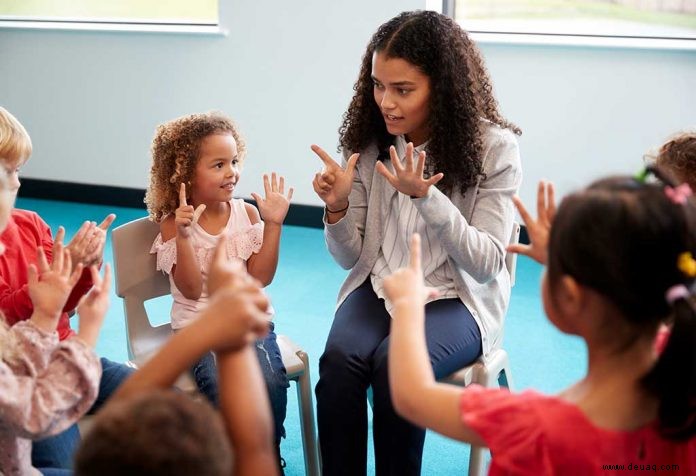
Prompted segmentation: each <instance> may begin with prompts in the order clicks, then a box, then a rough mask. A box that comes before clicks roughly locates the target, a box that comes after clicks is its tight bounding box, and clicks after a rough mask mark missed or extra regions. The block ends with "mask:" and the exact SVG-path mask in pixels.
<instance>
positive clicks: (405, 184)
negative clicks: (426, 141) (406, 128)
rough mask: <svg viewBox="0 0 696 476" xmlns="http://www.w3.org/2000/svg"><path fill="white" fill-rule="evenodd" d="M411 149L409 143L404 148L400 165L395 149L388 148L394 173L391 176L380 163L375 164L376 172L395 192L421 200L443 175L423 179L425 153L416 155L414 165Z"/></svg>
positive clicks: (411, 146)
mask: <svg viewBox="0 0 696 476" xmlns="http://www.w3.org/2000/svg"><path fill="white" fill-rule="evenodd" d="M413 149H414V148H413V143H411V142H409V143H408V145H407V146H406V157H405V160H404V164H403V165H402V164H401V161H400V160H399V156H398V155H397V153H396V148H395V147H394V146H391V147H389V156H390V157H391V163H392V166H393V167H394V173H393V174H392V173H391V172H390V171H389V169H388V168H387V166H386V165H384V163H382V161H379V162H377V172H379V173H380V174H382V175H383V176H384V178H386V179H387V181H388V182H389V183H390V184H392V186H393V187H394V188H395V189H396V190H398V191H399V192H401V193H403V194H404V195H408V196H410V197H415V198H422V197H425V196H426V195H427V194H428V189H429V188H430V186H431V185H435V184H436V183H438V182H439V181H440V180H442V177H444V176H445V174H443V173H439V174H435V175H433V176H432V177H430V178H429V179H425V178H423V171H424V170H425V151H421V152H420V153H419V154H418V161H417V162H416V164H415V165H414V163H413Z"/></svg>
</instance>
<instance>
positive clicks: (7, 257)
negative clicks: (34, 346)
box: [0, 107, 133, 468]
mask: <svg viewBox="0 0 696 476" xmlns="http://www.w3.org/2000/svg"><path fill="white" fill-rule="evenodd" d="M31 152H32V144H31V139H30V137H29V134H28V133H27V131H26V129H25V128H24V127H23V126H22V124H21V123H20V122H19V121H18V120H17V119H16V118H15V117H14V116H13V115H12V114H11V113H10V112H9V111H7V110H6V109H4V108H2V107H0V166H2V167H3V168H4V169H5V170H6V171H7V176H8V182H9V189H10V193H11V199H12V203H13V204H14V200H15V198H16V196H17V192H18V190H19V187H20V182H19V175H18V174H19V169H20V167H21V166H22V165H24V164H25V163H26V162H27V161H28V160H29V157H30V156H31ZM115 218H116V216H115V215H113V214H110V215H108V216H107V217H106V218H105V219H104V221H103V222H102V223H101V224H99V225H97V224H96V223H95V222H91V221H86V222H84V223H83V224H82V226H81V227H80V229H79V230H78V231H77V233H76V234H75V236H74V237H73V238H72V240H71V241H70V242H69V243H67V244H66V246H65V248H66V250H67V251H69V253H70V257H71V261H72V265H73V269H74V267H76V266H77V265H78V264H80V265H82V266H84V268H85V271H84V272H83V274H82V276H81V277H80V280H79V281H78V283H77V284H76V285H75V287H74V288H73V290H72V292H71V294H70V297H69V298H68V301H67V302H66V304H65V306H64V308H63V313H62V314H61V316H60V319H59V322H58V328H57V331H58V336H59V339H60V340H61V341H62V340H64V339H66V338H68V337H70V336H71V335H73V334H74V333H73V331H72V330H71V328H70V321H69V317H68V312H69V311H72V310H74V309H75V306H76V305H77V303H78V302H79V300H80V299H81V298H82V297H83V296H84V295H85V294H86V293H87V291H89V289H90V288H91V287H92V278H91V275H90V272H89V269H88V268H89V267H90V266H93V265H97V266H100V265H101V262H102V256H103V251H104V244H105V243H106V232H107V230H108V228H109V226H111V223H112V222H113V221H114V219H115ZM64 235H65V230H64V229H63V228H62V227H60V228H58V232H57V233H56V241H61V242H62V241H63V237H64ZM0 245H1V246H2V247H3V248H4V250H5V252H4V253H3V254H2V255H1V256H0V312H2V313H3V314H4V318H5V321H6V322H7V324H9V325H13V324H16V323H17V322H20V321H25V320H27V319H29V318H30V317H31V315H32V312H33V306H32V303H31V299H30V298H29V293H28V288H27V282H28V274H27V269H28V267H29V265H30V264H34V265H35V264H36V263H37V258H38V256H37V247H39V246H41V247H42V248H43V250H44V253H45V254H46V257H47V258H48V260H49V261H52V253H53V251H52V250H53V237H52V236H51V230H50V229H49V227H48V225H47V224H46V223H45V222H44V221H43V220H42V219H41V218H40V217H39V215H37V214H36V213H34V212H31V211H28V210H19V209H13V210H12V213H11V215H10V219H9V221H8V223H7V228H6V229H5V230H4V231H3V232H2V234H1V235H0ZM100 362H101V366H102V378H101V380H100V383H99V394H98V396H97V400H96V402H95V404H94V406H93V407H92V409H91V410H90V412H95V411H97V410H98V409H99V408H100V407H101V405H102V404H103V403H104V402H105V401H106V399H108V398H109V396H110V395H111V394H112V393H113V392H114V391H115V390H116V389H117V388H118V386H119V385H120V384H121V383H122V382H123V381H124V380H125V379H126V378H127V377H128V376H129V375H130V374H131V373H132V371H133V369H130V368H129V367H127V366H125V365H123V364H119V363H116V362H112V361H110V360H108V359H105V358H103V357H102V358H101V359H100ZM78 443H79V431H78V429H77V425H73V426H72V427H70V428H69V429H68V430H66V431H65V432H64V433H61V434H59V435H57V436H54V437H52V438H49V439H47V440H42V441H39V442H36V443H35V444H34V446H33V453H32V464H33V465H34V467H52V468H68V467H70V466H71V465H72V454H73V453H74V451H75V450H76V448H77V445H78Z"/></svg>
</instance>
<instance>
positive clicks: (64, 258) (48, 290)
mask: <svg viewBox="0 0 696 476" xmlns="http://www.w3.org/2000/svg"><path fill="white" fill-rule="evenodd" d="M37 255H38V260H37V264H36V265H33V264H30V265H29V270H28V272H29V276H28V289H29V297H30V298H31V302H32V305H33V306H34V312H33V314H32V317H31V319H32V322H34V323H35V324H36V325H37V326H38V327H40V328H41V329H44V330H46V331H48V332H54V331H55V330H56V326H57V325H58V318H59V317H60V315H61V313H62V312H63V307H64V306H65V303H66V301H67V300H68V296H70V292H71V291H72V288H73V287H74V286H75V284H77V281H78V280H79V279H80V275H81V274H82V264H81V263H78V265H77V266H76V267H75V269H74V270H73V269H72V258H71V257H70V252H69V251H68V250H67V249H65V248H64V247H63V243H62V242H61V241H55V242H54V247H53V262H52V263H51V264H50V265H49V264H48V261H47V259H46V254H45V253H44V250H43V248H41V247H38V248H37Z"/></svg>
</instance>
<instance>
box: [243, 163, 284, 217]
mask: <svg viewBox="0 0 696 476" xmlns="http://www.w3.org/2000/svg"><path fill="white" fill-rule="evenodd" d="M263 189H264V192H265V194H266V198H261V196H260V195H258V194H256V193H252V194H251V196H252V197H253V198H254V200H256V206H257V207H258V208H259V213H260V214H261V219H262V220H263V221H264V223H274V224H276V225H282V224H283V221H284V220H285V217H286V216H287V214H288V210H289V208H290V200H291V199H292V193H293V188H292V187H290V188H289V189H288V194H287V195H285V178H284V177H282V176H281V177H280V179H278V177H277V176H276V173H275V172H273V173H272V174H271V179H270V181H269V179H268V175H266V174H264V176H263Z"/></svg>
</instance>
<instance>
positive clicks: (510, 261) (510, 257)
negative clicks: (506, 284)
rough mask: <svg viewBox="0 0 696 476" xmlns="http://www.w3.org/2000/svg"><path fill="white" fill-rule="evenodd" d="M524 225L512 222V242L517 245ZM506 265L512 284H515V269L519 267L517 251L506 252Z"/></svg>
mask: <svg viewBox="0 0 696 476" xmlns="http://www.w3.org/2000/svg"><path fill="white" fill-rule="evenodd" d="M521 229H522V227H521V226H520V224H519V223H517V222H514V223H513V224H512V234H511V235H510V244H511V245H516V244H517V243H519V241H520V231H521ZM505 267H506V268H507V270H508V272H509V273H510V286H514V285H515V270H516V268H517V253H510V252H506V253H505Z"/></svg>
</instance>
